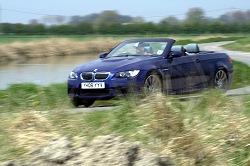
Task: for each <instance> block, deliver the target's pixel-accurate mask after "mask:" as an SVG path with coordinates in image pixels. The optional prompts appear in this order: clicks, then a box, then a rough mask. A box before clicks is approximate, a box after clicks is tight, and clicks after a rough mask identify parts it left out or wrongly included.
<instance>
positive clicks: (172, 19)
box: [160, 16, 180, 25]
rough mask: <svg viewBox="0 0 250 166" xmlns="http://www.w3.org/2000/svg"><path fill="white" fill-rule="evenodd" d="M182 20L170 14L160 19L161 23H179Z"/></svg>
mask: <svg viewBox="0 0 250 166" xmlns="http://www.w3.org/2000/svg"><path fill="white" fill-rule="evenodd" d="M179 23H180V21H179V20H178V19H177V18H176V17H174V16H169V17H166V18H164V19H162V20H161V21H160V24H161V25H178V24H179Z"/></svg>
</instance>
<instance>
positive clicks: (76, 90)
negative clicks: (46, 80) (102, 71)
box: [68, 76, 143, 99]
mask: <svg viewBox="0 0 250 166" xmlns="http://www.w3.org/2000/svg"><path fill="white" fill-rule="evenodd" d="M82 82H92V83H93V82H104V83H105V88H104V89H82V88H81V83H82ZM142 84H143V78H141V77H140V76H137V77H133V78H115V77H113V78H111V79H107V80H103V81H100V80H92V81H84V80H82V79H75V80H72V79H68V96H69V97H70V98H76V97H77V98H82V99H110V98H113V97H116V96H125V95H127V94H128V93H132V92H138V91H141V89H140V87H142Z"/></svg>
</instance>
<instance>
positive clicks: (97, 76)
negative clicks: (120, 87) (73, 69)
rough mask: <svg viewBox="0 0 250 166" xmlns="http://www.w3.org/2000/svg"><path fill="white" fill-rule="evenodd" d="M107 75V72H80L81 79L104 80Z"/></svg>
mask: <svg viewBox="0 0 250 166" xmlns="http://www.w3.org/2000/svg"><path fill="white" fill-rule="evenodd" d="M108 76H109V72H97V73H92V72H83V73H82V79H83V80H92V79H93V78H94V79H95V80H105V79H107V78H108Z"/></svg>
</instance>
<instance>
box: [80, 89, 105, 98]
mask: <svg viewBox="0 0 250 166" xmlns="http://www.w3.org/2000/svg"><path fill="white" fill-rule="evenodd" d="M79 93H80V95H81V96H109V95H110V91H109V89H81V90H80V91H79Z"/></svg>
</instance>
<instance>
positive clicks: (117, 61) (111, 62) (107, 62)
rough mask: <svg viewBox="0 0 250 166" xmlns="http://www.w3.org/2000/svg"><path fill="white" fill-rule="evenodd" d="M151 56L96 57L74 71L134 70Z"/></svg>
mask: <svg viewBox="0 0 250 166" xmlns="http://www.w3.org/2000/svg"><path fill="white" fill-rule="evenodd" d="M152 58H153V57H147V56H140V57H113V58H104V59H98V60H94V61H91V62H88V63H86V64H84V65H82V66H80V67H78V68H76V69H75V70H74V71H75V72H83V71H86V72H92V71H94V70H96V69H97V71H105V72H107V71H114V70H119V69H120V70H135V69H138V68H137V67H138V66H139V65H141V64H142V63H145V62H146V61H147V60H149V59H152Z"/></svg>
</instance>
